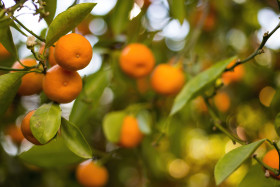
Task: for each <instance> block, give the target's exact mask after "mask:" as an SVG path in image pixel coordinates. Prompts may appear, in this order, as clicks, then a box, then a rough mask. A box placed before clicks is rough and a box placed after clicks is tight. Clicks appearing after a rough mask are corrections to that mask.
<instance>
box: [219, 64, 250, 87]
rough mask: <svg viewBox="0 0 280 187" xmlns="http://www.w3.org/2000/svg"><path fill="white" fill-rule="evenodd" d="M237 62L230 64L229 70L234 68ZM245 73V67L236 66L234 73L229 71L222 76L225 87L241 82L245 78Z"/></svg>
mask: <svg viewBox="0 0 280 187" xmlns="http://www.w3.org/2000/svg"><path fill="white" fill-rule="evenodd" d="M235 62H236V60H233V61H232V62H230V63H229V65H228V66H227V68H230V67H232V66H233V65H234V64H235ZM244 74H245V71H244V67H243V65H239V66H236V67H235V68H234V70H233V71H227V72H225V73H223V74H222V80H223V82H224V84H225V85H229V84H230V83H234V82H239V81H240V80H242V78H243V77H244Z"/></svg>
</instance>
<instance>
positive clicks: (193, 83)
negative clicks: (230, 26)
mask: <svg viewBox="0 0 280 187" xmlns="http://www.w3.org/2000/svg"><path fill="white" fill-rule="evenodd" d="M234 58H235V57H232V58H229V59H226V60H223V61H220V62H218V63H216V64H215V65H213V66H212V67H211V68H209V69H207V70H206V71H204V72H202V73H200V74H198V75H197V76H196V77H194V78H193V79H191V80H189V81H188V82H187V83H186V84H185V86H184V87H183V89H182V90H181V91H180V93H179V94H178V95H177V96H176V98H175V101H174V103H173V106H172V109H171V113H170V115H174V114H175V113H177V112H178V111H179V110H181V109H182V108H183V107H184V106H185V105H186V104H187V103H189V102H190V101H191V100H192V99H193V98H195V97H196V96H198V95H199V94H201V93H202V92H203V91H204V90H205V89H206V88H208V87H209V86H211V85H213V83H214V82H215V80H216V79H217V78H218V77H219V76H220V75H221V74H222V72H223V71H224V70H225V69H226V67H227V65H228V64H229V63H230V62H231V61H232V60H233V59H234Z"/></svg>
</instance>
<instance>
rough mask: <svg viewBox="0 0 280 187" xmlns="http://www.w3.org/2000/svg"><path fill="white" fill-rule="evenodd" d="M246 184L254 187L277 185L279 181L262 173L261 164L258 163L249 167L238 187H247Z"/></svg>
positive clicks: (272, 186)
mask: <svg viewBox="0 0 280 187" xmlns="http://www.w3.org/2000/svg"><path fill="white" fill-rule="evenodd" d="M248 186H254V187H266V186H270V187H279V186H280V181H279V180H275V179H273V178H271V177H269V178H267V177H265V175H264V170H263V168H262V166H260V165H259V164H255V165H253V166H251V167H250V169H249V171H248V173H247V174H246V176H245V177H244V178H243V179H242V181H241V182H240V184H239V185H238V187H248Z"/></svg>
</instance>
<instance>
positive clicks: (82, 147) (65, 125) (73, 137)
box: [61, 118, 92, 158]
mask: <svg viewBox="0 0 280 187" xmlns="http://www.w3.org/2000/svg"><path fill="white" fill-rule="evenodd" d="M61 136H62V138H63V140H64V142H65V144H66V145H67V147H68V148H69V149H70V150H71V151H72V152H73V153H75V154H76V155H78V156H80V157H82V158H92V150H91V148H90V146H89V144H88V143H87V141H86V139H85V137H84V136H83V134H82V132H81V131H80V129H79V128H78V127H76V126H75V125H74V124H72V123H70V122H69V121H67V120H66V119H64V118H62V120H61Z"/></svg>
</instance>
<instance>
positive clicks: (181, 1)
mask: <svg viewBox="0 0 280 187" xmlns="http://www.w3.org/2000/svg"><path fill="white" fill-rule="evenodd" d="M168 2H169V7H170V11H171V16H172V17H173V18H174V19H178V20H179V22H180V23H181V24H183V22H184V19H185V15H186V12H185V0H169V1H168Z"/></svg>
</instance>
